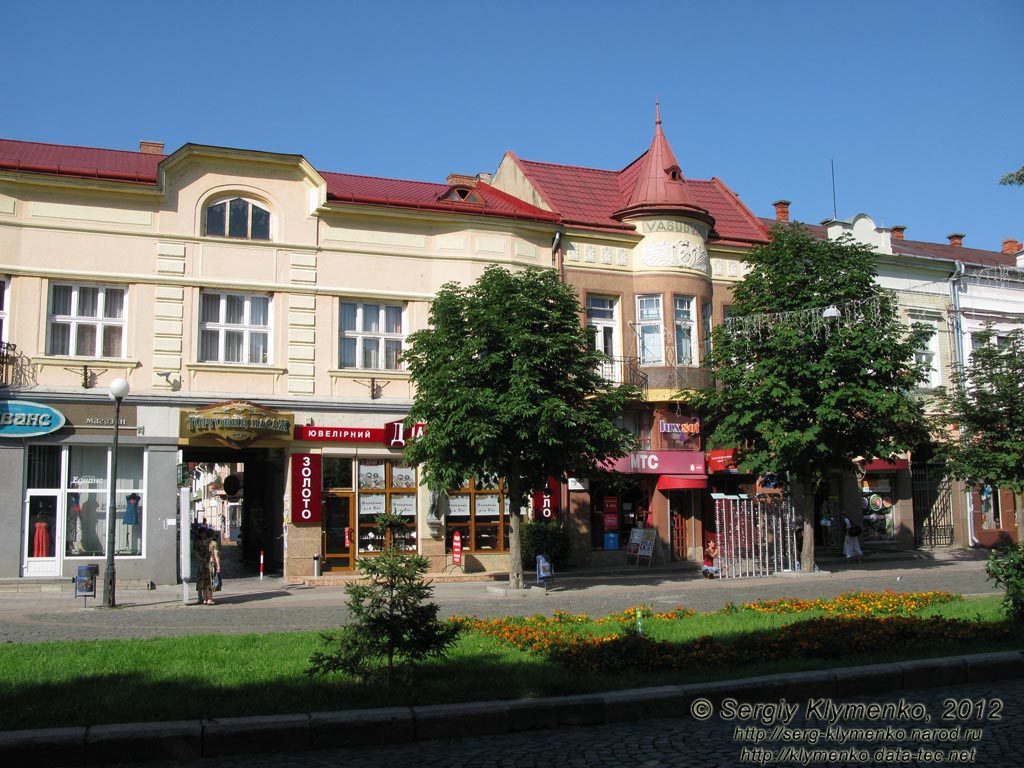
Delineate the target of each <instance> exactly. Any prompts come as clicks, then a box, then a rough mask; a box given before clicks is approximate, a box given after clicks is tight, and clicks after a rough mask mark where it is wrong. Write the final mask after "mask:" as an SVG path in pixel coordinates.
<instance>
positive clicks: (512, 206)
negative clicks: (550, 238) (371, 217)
mask: <svg viewBox="0 0 1024 768" xmlns="http://www.w3.org/2000/svg"><path fill="white" fill-rule="evenodd" d="M320 175H321V176H323V177H324V180H325V181H326V182H327V199H328V200H332V201H336V202H352V203H363V204H371V205H385V206H395V207H400V208H417V209H421V210H432V211H449V212H457V213H473V214H477V215H480V214H481V213H482V214H486V215H489V216H505V217H512V218H518V219H528V220H531V221H547V222H552V223H555V222H557V221H558V216H556V215H555V214H553V213H550V212H549V211H545V210H542V209H540V208H535V207H534V206H532V205H530V204H528V203H526V202H523V201H522V200H519V199H518V198H515V197H512V196H511V195H508V194H506V193H504V192H502V191H501V190H498V189H495V188H494V187H491V186H490V185H488V184H485V183H483V182H477V184H476V186H475V187H474V189H475V190H476V192H477V193H479V195H480V197H482V198H483V201H484V204H483V206H481V205H479V204H476V203H466V202H462V201H458V200H442V199H439V198H441V197H442V196H443V195H444V194H445V193H446V192H448V190H450V189H451V185H450V184H447V183H445V184H434V183H431V182H426V181H403V180H400V179H382V178H378V177H375V176H354V175H352V174H346V173H328V172H321V174H320Z"/></svg>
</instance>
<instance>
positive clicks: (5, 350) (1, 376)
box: [0, 341, 18, 388]
mask: <svg viewBox="0 0 1024 768" xmlns="http://www.w3.org/2000/svg"><path fill="white" fill-rule="evenodd" d="M17 366H18V348H17V346H15V345H14V344H11V343H10V342H8V341H4V342H0V387H4V388H6V387H9V386H11V385H12V384H13V383H14V372H15V370H16V368H17Z"/></svg>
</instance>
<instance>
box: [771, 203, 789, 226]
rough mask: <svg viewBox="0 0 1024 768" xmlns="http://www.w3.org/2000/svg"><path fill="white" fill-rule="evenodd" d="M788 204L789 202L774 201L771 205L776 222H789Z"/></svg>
mask: <svg viewBox="0 0 1024 768" xmlns="http://www.w3.org/2000/svg"><path fill="white" fill-rule="evenodd" d="M789 203H790V201H789V200H776V201H775V202H774V203H772V205H774V206H775V220H776V221H789Z"/></svg>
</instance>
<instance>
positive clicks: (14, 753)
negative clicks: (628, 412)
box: [0, 651, 1024, 768]
mask: <svg viewBox="0 0 1024 768" xmlns="http://www.w3.org/2000/svg"><path fill="white" fill-rule="evenodd" d="M1019 677H1024V651H1003V652H999V653H986V654H977V655H970V656H955V657H948V658H939V659H922V660H917V661H905V662H897V663H891V664H881V665H875V666H862V667H844V668H841V669H837V670H817V671H811V672H798V673H794V674H788V675H781V674H780V675H766V676H763V677H748V678H741V679H737V680H723V681H717V682H707V683H690V684H687V685H672V686H662V687H656V688H639V689H635V690H627V691H610V692H607V693H594V694H582V695H576V696H560V697H553V698H545V699H516V700H510V701H484V702H469V703H459V704H436V705H430V706H422V707H417V706H413V707H385V708H379V709H367V710H345V711H339V712H315V713H311V714H293V715H266V716H254V717H232V718H223V719H219V720H188V721H180V722H166V723H126V724H113V725H96V726H89V727H84V726H83V727H70V728H43V729H36V730H26V731H6V732H0V760H2V762H3V763H4V764H5V765H31V766H33V768H61V767H62V766H92V765H108V764H111V763H124V762H145V761H146V760H151V759H156V758H154V755H159V756H160V758H159V759H162V760H166V759H182V760H184V759H198V758H201V757H214V756H225V755H236V754H253V753H259V754H266V753H270V752H284V753H294V752H301V751H305V750H310V749H337V748H345V747H353V748H356V747H372V746H376V745H378V744H381V743H384V742H386V743H390V744H396V743H409V742H414V741H426V740H436V739H459V738H466V737H471V736H486V735H493V734H499V733H509V732H514V731H529V730H539V729H542V728H556V727H560V726H571V725H600V724H603V723H612V722H629V721H636V720H641V719H649V718H651V717H691V716H692V715H691V713H690V707H691V706H692V705H693V703H694V702H695V701H696V700H698V699H706V700H708V701H709V702H711V704H712V705H713V706H715V707H717V706H719V705H720V704H721V702H722V701H723V700H725V699H736V700H738V701H745V702H758V701H778V700H780V699H787V700H789V701H790V702H792V701H799V700H805V699H812V698H829V697H835V698H847V697H851V696H861V695H871V694H881V693H891V692H893V691H901V690H913V689H916V688H935V687H941V686H946V685H960V684H969V683H979V682H991V681H994V680H1000V679H1011V678H1019Z"/></svg>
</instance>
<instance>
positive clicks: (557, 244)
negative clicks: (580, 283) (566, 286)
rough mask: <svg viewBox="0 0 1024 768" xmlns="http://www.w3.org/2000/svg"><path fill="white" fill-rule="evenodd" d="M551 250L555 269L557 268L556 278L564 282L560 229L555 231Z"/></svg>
mask: <svg viewBox="0 0 1024 768" xmlns="http://www.w3.org/2000/svg"><path fill="white" fill-rule="evenodd" d="M551 252H552V254H553V255H554V257H555V269H557V270H558V279H559V280H561V281H562V282H563V283H564V282H565V261H564V259H563V254H562V230H558V231H557V232H555V239H554V240H552V241H551Z"/></svg>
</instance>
